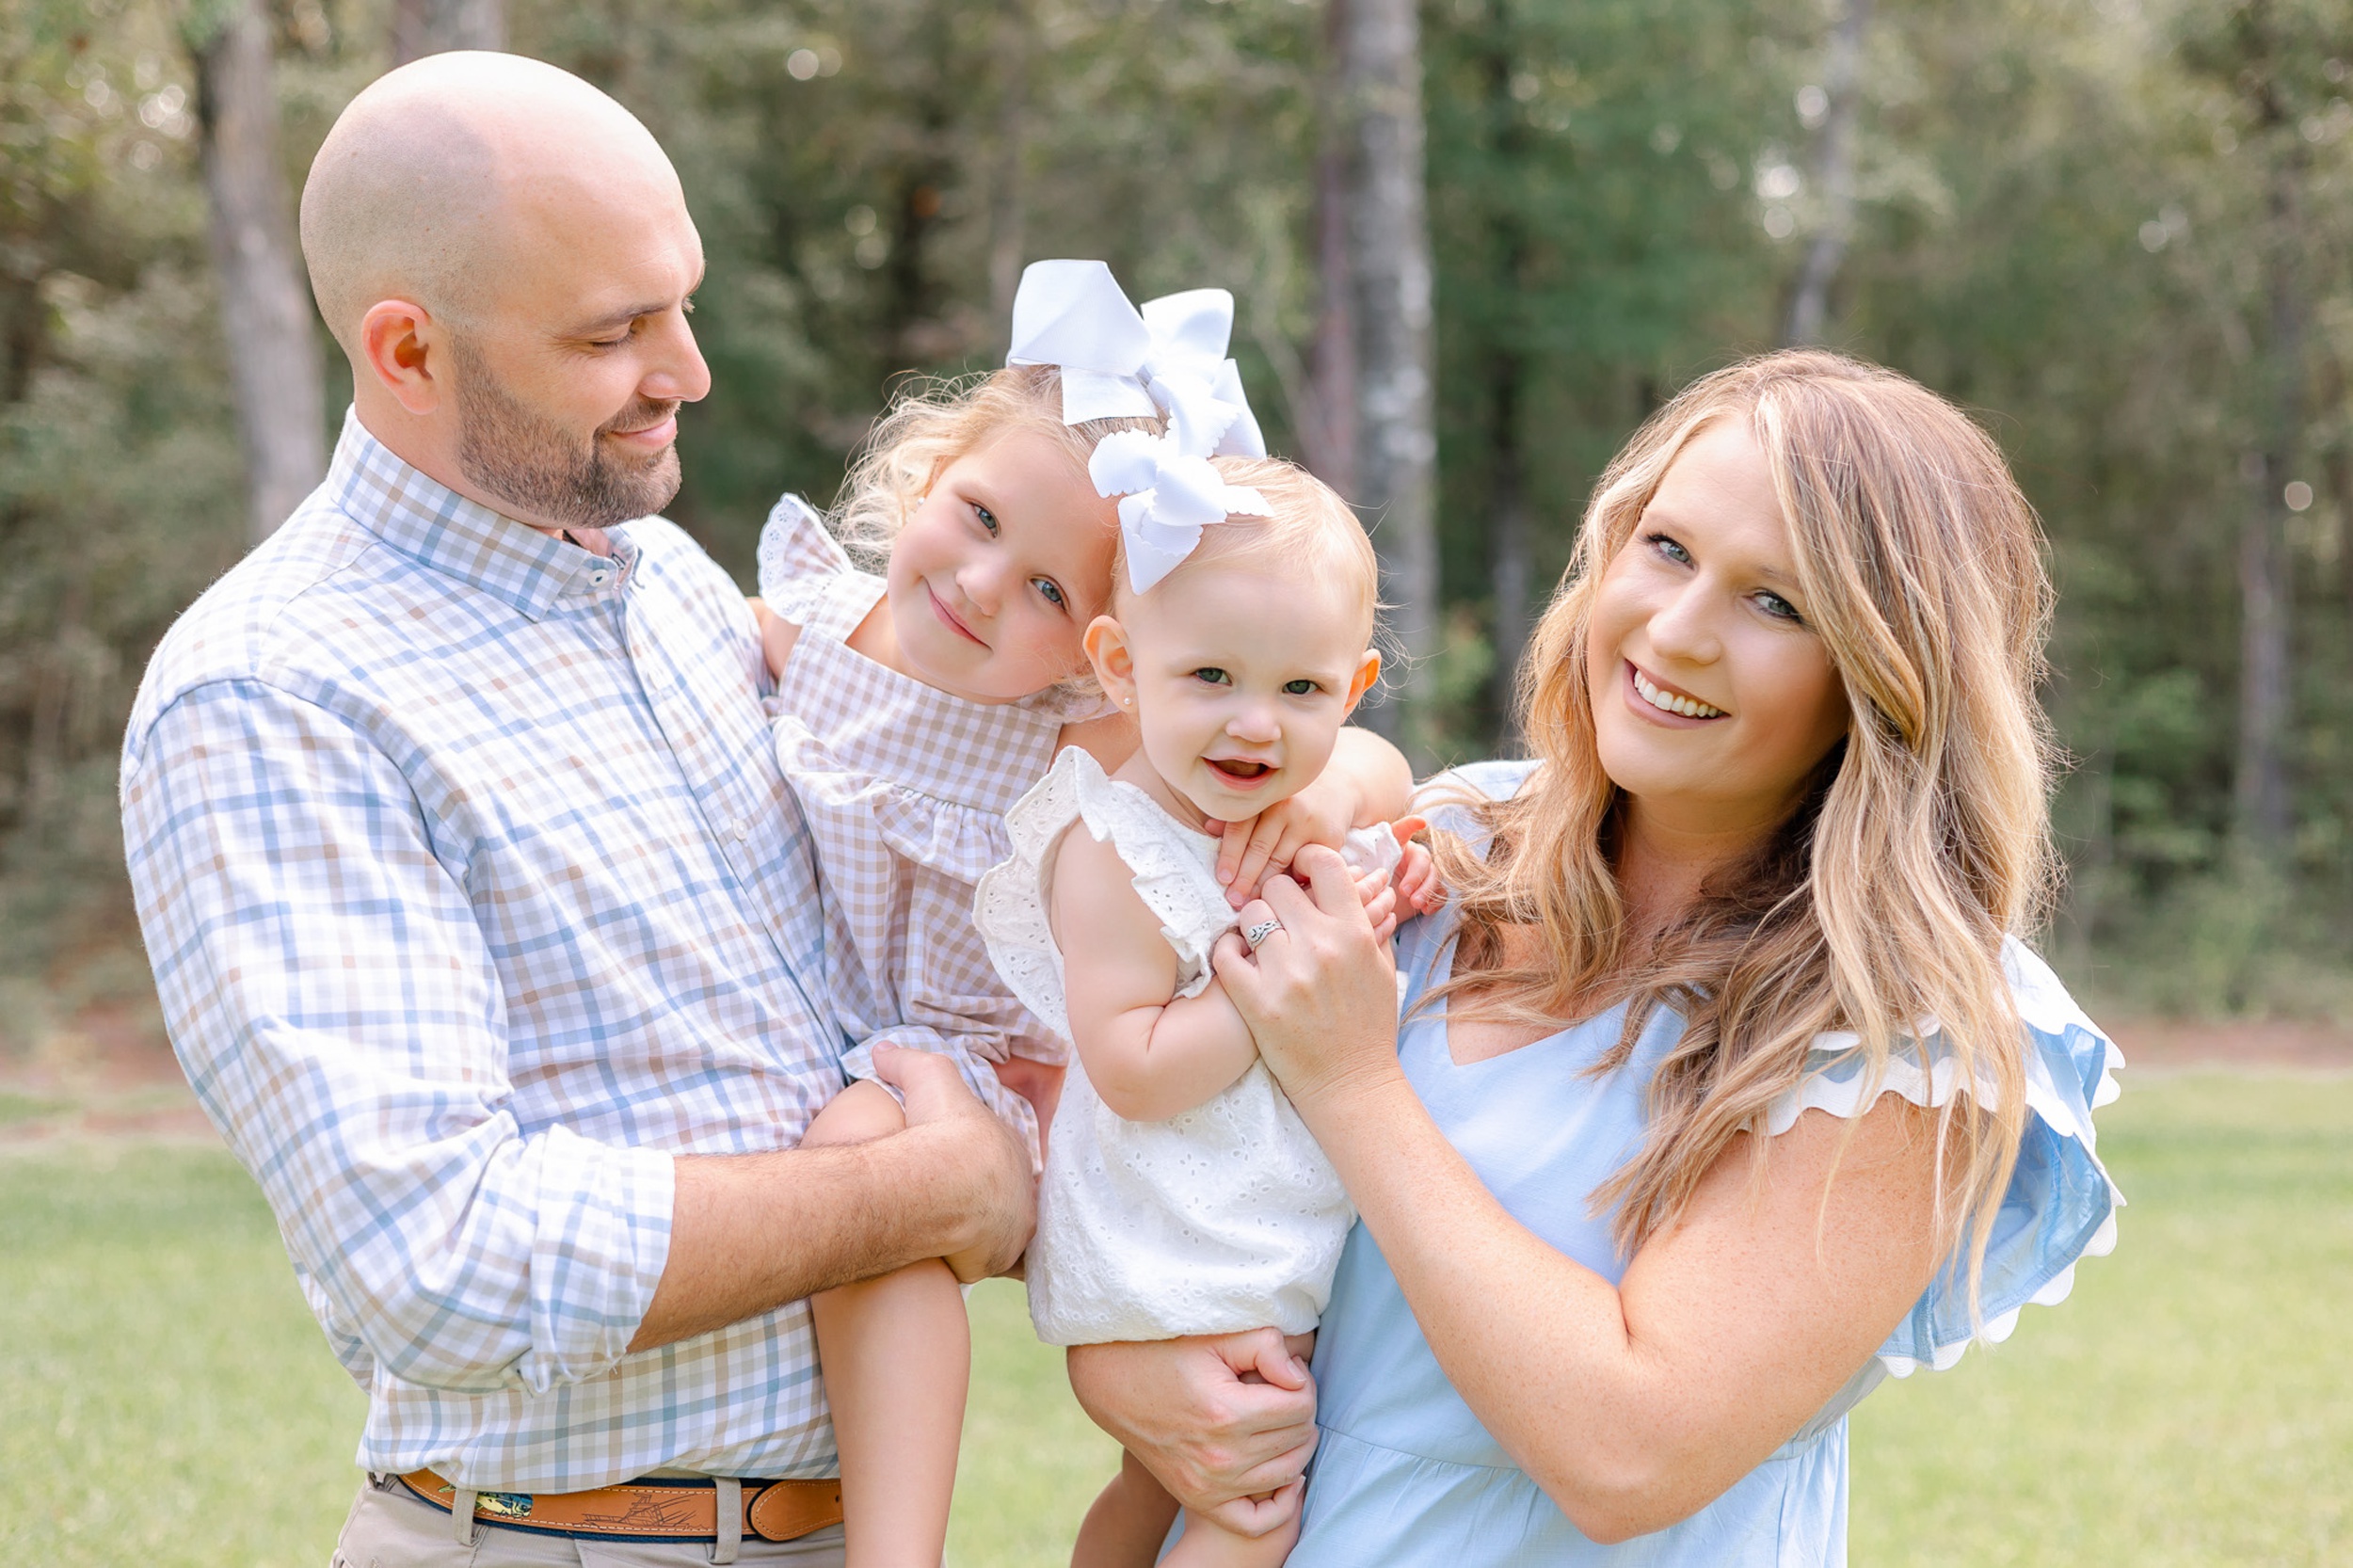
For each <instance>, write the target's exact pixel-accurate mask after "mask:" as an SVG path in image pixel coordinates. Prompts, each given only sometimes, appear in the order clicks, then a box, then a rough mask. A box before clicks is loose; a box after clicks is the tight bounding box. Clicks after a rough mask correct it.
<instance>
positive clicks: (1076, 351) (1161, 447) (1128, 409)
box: [1005, 261, 1267, 593]
mask: <svg viewBox="0 0 2353 1568" xmlns="http://www.w3.org/2000/svg"><path fill="white" fill-rule="evenodd" d="M1233 327H1234V296H1232V295H1230V294H1228V293H1226V292H1225V290H1224V289H1189V290H1187V291H1186V292H1184V293H1183V294H1171V295H1164V296H1161V297H1160V298H1158V299H1154V300H1149V301H1147V302H1145V304H1144V309H1143V310H1142V311H1141V312H1139V311H1138V310H1137V309H1136V308H1135V307H1134V306H1133V305H1131V304H1129V303H1128V296H1127V294H1126V293H1125V291H1123V290H1122V289H1121V288H1120V286H1119V282H1118V280H1116V279H1114V278H1113V277H1112V269H1111V268H1110V267H1109V266H1106V265H1105V264H1103V263H1101V262H1067V261H1065V262H1032V263H1031V264H1030V265H1029V267H1028V268H1027V269H1026V270H1025V271H1023V273H1022V274H1021V287H1020V288H1019V289H1018V290H1017V291H1016V293H1015V295H1014V296H1013V348H1012V351H1011V352H1010V353H1008V354H1007V355H1006V356H1005V363H1007V364H1009V365H1053V366H1056V367H1058V368H1059V369H1060V370H1061V371H1062V417H1063V423H1064V424H1084V423H1086V422H1087V421H1088V420H1091V419H1162V420H1165V421H1166V422H1167V426H1168V428H1167V433H1166V434H1165V435H1161V436H1147V435H1145V434H1144V432H1143V431H1141V430H1122V431H1117V432H1114V433H1113V434H1112V435H1109V436H1106V437H1105V438H1103V440H1100V441H1098V442H1096V447H1095V455H1094V456H1093V457H1092V458H1090V459H1089V461H1088V463H1087V474H1088V477H1090V478H1092V479H1093V480H1094V481H1095V488H1096V493H1098V494H1100V495H1106V496H1112V495H1115V496H1118V497H1120V498H1121V499H1120V503H1119V527H1120V533H1121V536H1122V537H1123V539H1124V541H1125V543H1126V545H1127V556H1128V583H1129V584H1131V585H1132V586H1133V587H1134V588H1135V591H1136V592H1138V593H1144V592H1145V591H1147V590H1148V589H1150V587H1151V586H1152V584H1155V583H1158V582H1159V581H1160V579H1161V578H1163V577H1165V576H1167V575H1168V574H1169V572H1171V571H1172V570H1174V569H1175V568H1176V567H1177V563H1178V562H1180V561H1182V560H1183V559H1184V558H1185V557H1186V556H1188V555H1190V554H1192V553H1193V547H1194V546H1195V545H1197V544H1199V543H1200V542H1201V530H1202V529H1203V528H1204V527H1206V526H1207V525H1208V524H1209V523H1213V522H1223V521H1225V520H1226V518H1228V517H1229V516H1233V515H1236V514H1239V515H1241V516H1244V517H1264V516H1265V515H1266V510H1267V504H1266V498H1265V497H1263V496H1261V495H1260V494H1259V493H1258V492H1257V490H1254V489H1250V488H1245V487H1242V486H1237V485H1228V484H1226V483H1225V476H1224V475H1222V474H1220V473H1219V472H1217V469H1216V468H1215V467H1214V466H1213V465H1211V463H1210V462H1209V459H1210V458H1211V457H1212V456H1225V457H1263V456H1266V439H1265V438H1264V437H1263V436H1261V435H1259V433H1258V422H1257V419H1256V418H1254V417H1253V416H1252V414H1251V412H1250V400H1249V399H1248V398H1247V397H1246V396H1244V395H1243V393H1242V390H1241V369H1240V367H1238V366H1237V365H1236V364H1235V363H1234V361H1233V360H1229V359H1227V358H1226V357H1225V344H1226V341H1227V339H1228V338H1230V337H1231V336H1232V334H1233Z"/></svg>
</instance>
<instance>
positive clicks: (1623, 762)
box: [1585, 419, 1848, 834]
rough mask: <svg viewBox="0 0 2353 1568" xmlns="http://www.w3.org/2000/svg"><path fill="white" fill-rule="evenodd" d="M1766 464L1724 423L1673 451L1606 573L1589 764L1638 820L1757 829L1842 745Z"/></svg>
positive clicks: (1837, 712) (1840, 715) (1594, 647)
mask: <svg viewBox="0 0 2353 1568" xmlns="http://www.w3.org/2000/svg"><path fill="white" fill-rule="evenodd" d="M1803 599H1804V596H1803V594H1802V592H1801V590H1800V588H1799V586H1798V582H1797V569H1796V562H1795V559H1794V555H1793V552H1792V551H1791V548H1790V543H1789V528H1788V524H1787V523H1786V521H1785V520H1784V519H1783V517H1782V513H1781V504H1780V501H1779V500H1778V498H1777V497H1776V496H1775V495H1774V493H1773V481H1772V474H1771V472H1770V471H1769V469H1768V468H1767V467H1766V462H1765V455H1764V453H1763V452H1762V451H1761V450H1760V449H1759V448H1758V446H1757V444H1756V441H1755V440H1754V439H1753V437H1752V436H1751V435H1750V434H1749V432H1748V429H1747V427H1746V425H1745V424H1744V422H1742V421H1740V420H1737V419H1721V420H1718V421H1716V422H1715V423H1713V424H1708V425H1706V426H1705V427H1703V428H1702V429H1701V430H1700V431H1699V433H1698V434H1696V435H1694V436H1693V437H1692V438H1691V439H1690V440H1689V441H1687V442H1686V443H1685V445H1684V447H1683V450H1682V452H1681V453H1679V454H1678V455H1677V456H1676V457H1675V459H1674V463H1673V466H1672V467H1670V468H1669V469H1668V470H1667V472H1666V475H1665V477H1664V478H1663V479H1661V480H1660V482H1659V486H1658V489H1657V492H1656V493H1655V494H1654V495H1653V496H1652V497H1651V501H1650V504H1649V505H1648V506H1647V507H1645V508H1644V510H1643V513H1642V516H1641V520H1640V521H1638V522H1637V523H1636V524H1635V527H1634V532H1633V533H1632V535H1630V536H1628V537H1627V539H1626V542H1625V545H1624V546H1623V547H1621V548H1620V549H1619V551H1618V552H1617V554H1616V556H1615V557H1613V558H1612V559H1611V561H1610V563H1609V568H1608V570H1607V571H1606V572H1605V573H1604V574H1603V577H1602V581H1601V584H1600V587H1599V589H1598V591H1597V592H1596V593H1595V595H1594V598H1593V623H1592V627H1591V630H1590V632H1588V634H1587V640H1586V648H1585V652H1586V680H1587V684H1588V694H1589V696H1591V698H1592V702H1593V731H1594V740H1595V744H1596V745H1597V746H1598V748H1599V751H1600V756H1601V764H1602V768H1603V770H1604V771H1605V772H1607V773H1608V774H1609V778H1610V781H1611V782H1612V783H1614V784H1616V785H1617V786H1618V787H1619V788H1620V789H1622V790H1624V791H1625V792H1626V794H1627V795H1628V796H1629V797H1630V799H1631V800H1632V801H1633V803H1634V806H1635V808H1636V810H1637V811H1638V812H1639V813H1641V815H1642V816H1643V817H1644V818H1646V819H1647V820H1649V821H1651V822H1653V823H1655V824H1658V825H1661V826H1672V827H1673V828H1676V829H1678V830H1681V831H1685V832H1694V833H1706V834H1720V833H1726V832H1741V831H1750V830H1754V831H1763V830H1765V829H1768V828H1769V827H1771V826H1772V825H1773V824H1777V823H1778V822H1779V821H1780V820H1781V819H1782V817H1783V815H1784V814H1785V813H1786V812H1787V810H1788V809H1789V808H1790V807H1791V806H1793V805H1795V804H1796V802H1797V798H1798V793H1799V792H1800V790H1801V788H1802V787H1803V785H1804V783H1805V780H1806V778H1807V776H1809V775H1811V774H1812V773H1813V772H1814V769H1815V767H1816V766H1817V764H1818V763H1819V762H1820V761H1821V760H1822V759H1823V758H1824V757H1826V756H1827V755H1829V753H1830V749H1831V747H1832V746H1833V745H1835V744H1837V742H1838V741H1839V739H1840V738H1841V737H1843V736H1844V735H1845V734H1846V733H1847V723H1848V707H1847V699H1846V694H1845V691H1844V689H1843V687H1842V685H1841V683H1840V681H1839V679H1838V672H1837V670H1836V669H1835V668H1834V667H1833V665H1832V664H1831V659H1830V653H1829V650H1828V649H1827V648H1824V647H1823V645H1822V640H1821V638H1819V637H1818V636H1817V635H1816V634H1815V632H1814V631H1813V630H1812V629H1811V628H1810V627H1809V626H1807V624H1806V620H1805V610H1806V607H1805V604H1804V602H1803Z"/></svg>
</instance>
